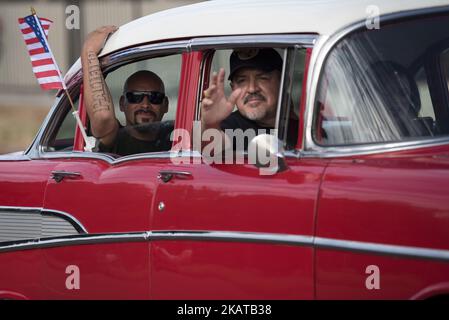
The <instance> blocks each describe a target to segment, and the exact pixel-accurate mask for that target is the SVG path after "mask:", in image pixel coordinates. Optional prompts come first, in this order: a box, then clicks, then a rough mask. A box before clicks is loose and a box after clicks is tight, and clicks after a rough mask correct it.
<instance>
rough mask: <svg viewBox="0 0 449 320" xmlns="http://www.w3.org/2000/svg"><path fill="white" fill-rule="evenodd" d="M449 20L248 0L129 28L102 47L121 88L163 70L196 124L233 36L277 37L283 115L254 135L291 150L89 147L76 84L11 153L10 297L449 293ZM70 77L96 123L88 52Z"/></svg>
mask: <svg viewBox="0 0 449 320" xmlns="http://www.w3.org/2000/svg"><path fill="white" fill-rule="evenodd" d="M448 26H449V5H448V3H447V0H441V1H440V0H432V1H430V0H429V1H422V0H410V1H407V2H404V1H386V0H385V1H384V0H374V1H373V0H338V1H297V2H293V1H283V0H282V1H279V0H276V1H274V0H272V1H243V0H242V1H212V2H204V3H198V4H195V5H191V6H186V7H180V8H175V9H171V10H168V11H164V12H160V13H156V14H152V15H149V16H146V17H143V18H141V19H138V20H135V21H133V22H131V23H129V24H126V25H124V26H122V27H120V28H119V30H118V31H117V32H115V33H114V34H113V35H112V36H111V37H110V38H109V39H108V41H107V43H106V45H105V47H104V49H103V51H102V53H101V66H102V70H103V73H104V75H105V77H106V81H107V83H108V86H109V88H110V90H111V93H112V95H113V97H114V99H118V98H119V97H120V95H121V91H120V90H121V86H122V85H123V83H124V81H125V79H126V77H127V76H129V75H130V74H131V73H132V72H134V71H136V70H152V71H154V72H156V73H158V74H159V75H160V76H161V78H162V79H163V80H164V82H165V83H166V91H167V96H168V98H169V100H170V106H169V112H168V113H167V114H166V115H165V116H164V121H171V122H172V123H173V122H174V128H175V129H180V130H183V131H182V132H186V133H188V134H191V135H192V134H193V131H194V130H195V126H194V121H198V120H201V112H200V110H201V109H200V103H201V98H202V93H203V91H204V90H205V89H207V88H208V85H209V82H210V77H211V73H212V71H213V70H218V68H219V67H221V66H223V67H225V68H227V70H229V66H228V64H229V55H230V53H231V52H232V50H235V49H239V48H245V49H247V48H254V49H260V48H274V49H276V50H277V52H278V53H280V55H281V56H282V59H283V68H282V81H281V84H280V94H279V101H278V109H277V122H276V129H277V131H276V134H275V136H273V135H271V136H257V138H255V139H256V140H257V139H258V141H255V142H254V143H255V144H256V145H258V146H260V145H262V144H263V140H264V141H267V139H268V138H271V141H276V142H277V145H278V146H279V149H278V150H277V151H276V150H275V151H276V152H273V153H271V157H274V159H276V160H277V161H278V162H279V163H278V164H279V165H278V166H276V167H275V168H274V169H275V170H274V172H272V174H261V171H260V169H261V168H260V166H259V165H258V164H257V163H256V164H253V163H249V162H248V161H244V162H243V163H210V162H208V161H203V160H204V159H202V157H203V155H202V153H201V150H198V148H194V147H192V148H190V147H189V144H186V145H184V147H183V149H182V150H178V151H173V150H171V151H170V150H166V151H160V152H149V153H140V154H132V155H128V156H121V157H120V156H117V155H115V154H110V153H102V152H95V151H85V149H84V143H83V139H82V135H81V133H80V131H79V129H78V128H77V127H76V123H75V120H74V118H73V116H72V114H71V108H70V104H69V103H68V99H67V96H66V94H65V92H63V91H61V92H59V93H58V94H57V96H56V100H55V103H54V106H53V108H52V109H51V111H50V113H49V114H48V117H47V118H46V120H45V122H44V124H43V125H42V127H41V129H40V130H39V132H38V134H37V136H36V138H35V139H34V141H33V143H32V145H31V146H30V147H29V148H28V150H26V151H24V152H20V153H14V154H6V155H2V156H0V299H1V298H8V299H11V298H12V299H49V298H50V299H91V298H102V299H134V298H137V299H427V298H435V297H438V298H447V297H449V90H448V84H449V28H448ZM66 82H67V84H68V87H69V91H70V93H71V95H72V97H73V98H74V100H75V101H76V105H77V108H78V109H79V112H80V113H81V115H82V120H83V121H84V124H85V125H86V128H89V124H88V119H87V117H86V115H85V113H86V112H85V109H84V106H83V103H82V101H83V99H82V94H83V89H82V71H81V64H80V62H79V61H78V62H77V63H76V64H75V65H74V66H73V67H72V68H71V70H70V71H69V73H68V74H67V76H66ZM226 86H227V85H226ZM115 105H116V106H118V103H117V101H115ZM119 114H120V112H119V111H117V115H119ZM118 120H120V121H122V122H123V119H118ZM295 122H296V123H295ZM292 126H296V127H297V129H295V130H294V132H293V134H294V138H295V141H296V143H295V145H293V146H292V145H288V144H287V136H288V135H289V134H290V132H291V131H292V130H291V128H292ZM289 129H290V130H289ZM88 131H89V129H88ZM260 137H262V138H260ZM261 141H262V142H261ZM268 151H269V150H268ZM243 156H244V157H248V153H247V152H243Z"/></svg>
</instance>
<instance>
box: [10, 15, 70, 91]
mask: <svg viewBox="0 0 449 320" xmlns="http://www.w3.org/2000/svg"><path fill="white" fill-rule="evenodd" d="M18 20H19V28H20V31H21V32H22V36H23V38H24V40H25V44H26V46H27V50H28V54H29V56H30V59H31V65H32V67H33V72H34V74H35V76H36V78H37V81H38V83H39V85H40V86H41V88H42V89H43V90H50V89H63V88H64V83H63V80H62V79H61V75H60V72H59V69H58V66H57V64H56V61H55V60H54V57H53V54H52V53H51V50H50V47H49V44H48V41H47V38H48V31H49V29H50V25H51V24H52V21H51V20H48V19H45V18H38V17H37V16H36V15H30V16H27V17H25V18H19V19H18ZM41 27H42V29H41ZM42 31H43V33H44V35H43V34H42Z"/></svg>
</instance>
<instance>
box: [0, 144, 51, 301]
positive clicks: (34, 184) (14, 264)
mask: <svg viewBox="0 0 449 320" xmlns="http://www.w3.org/2000/svg"><path fill="white" fill-rule="evenodd" d="M54 166H55V164H54V163H49V162H47V161H42V160H41V159H33V158H32V157H30V156H29V155H28V154H27V153H26V152H25V151H23V152H17V153H14V154H7V155H1V156H0V299H37V298H39V297H41V296H40V279H41V272H42V268H43V260H42V254H41V251H40V250H39V249H36V248H33V247H28V250H24V249H23V247H22V246H26V245H27V244H29V243H30V242H32V241H33V240H34V239H36V238H39V237H40V236H41V234H42V220H43V219H44V216H43V212H42V207H43V202H44V194H45V188H46V184H47V179H48V176H49V175H50V173H51V171H52V170H53V168H54Z"/></svg>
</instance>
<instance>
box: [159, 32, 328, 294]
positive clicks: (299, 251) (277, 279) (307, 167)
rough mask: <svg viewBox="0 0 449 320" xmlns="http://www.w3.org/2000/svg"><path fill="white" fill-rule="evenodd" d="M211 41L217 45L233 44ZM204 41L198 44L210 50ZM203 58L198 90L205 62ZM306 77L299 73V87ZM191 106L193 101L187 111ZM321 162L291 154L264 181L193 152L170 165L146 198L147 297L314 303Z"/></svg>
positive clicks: (252, 169) (243, 167)
mask: <svg viewBox="0 0 449 320" xmlns="http://www.w3.org/2000/svg"><path fill="white" fill-rule="evenodd" d="M214 40H215V41H216V39H214ZM245 40H246V41H248V42H249V43H251V41H255V40H254V39H252V38H250V37H248V39H245ZM220 41H221V42H220V43H221V45H222V47H223V46H224V45H223V43H226V41H229V43H233V45H235V43H236V42H238V41H241V39H239V40H236V39H230V38H229V39H220ZM207 42H208V41H207V39H205V40H204V39H203V41H202V43H205V44H206V46H208V48H210V47H211V46H213V44H212V43H209V44H208V43H207ZM248 42H246V43H245V45H248ZM229 47H230V48H232V46H231V45H229ZM304 52H305V51H304ZM209 53H210V52H209ZM207 56H208V55H207V54H205V57H206V58H205V60H204V62H203V66H206V67H205V69H203V70H202V74H203V79H202V88H203V89H205V88H207V80H208V79H207V76H206V75H207V74H209V71H210V70H209V69H208V68H209V67H208V66H210V65H211V61H210V60H207ZM302 59H304V56H302ZM224 61H225V60H224ZM304 62H305V61H304V60H301V63H302V67H304ZM225 63H227V61H226V62H225ZM287 73H288V72H287ZM305 74H306V72H304V70H302V73H301V74H300V75H301V79H299V81H298V83H295V84H296V85H297V86H298V87H299V86H300V83H302V81H303V77H304V78H305ZM298 75H299V74H298ZM304 83H305V82H304ZM198 85H200V84H198ZM285 86H286V87H287V85H285ZM197 88H198V87H197ZM195 92H198V89H196V90H195ZM195 98H196V97H195ZM295 101H296V103H297V104H295V106H297V107H299V99H298V100H295ZM197 105H198V101H197V100H194V101H191V105H190V106H188V107H189V108H192V107H193V106H197ZM190 119H191V120H193V118H190ZM191 120H190V121H191ZM186 126H187V125H186ZM193 130H195V129H193ZM190 132H192V131H190ZM193 134H195V133H193ZM326 162H327V161H326V160H323V159H318V160H307V159H299V157H298V155H297V153H295V151H294V150H290V151H289V152H287V153H286V164H287V166H288V169H287V170H286V171H284V172H280V173H277V174H274V175H263V174H261V171H260V168H258V167H256V166H255V165H254V164H248V163H246V164H240V163H231V164H225V163H222V164H219V163H210V161H207V159H204V158H203V157H202V156H201V155H200V154H197V153H195V152H193V153H190V154H188V156H186V157H184V158H182V157H181V158H176V159H174V161H173V163H171V164H168V165H167V166H166V167H165V168H164V171H163V172H162V179H161V180H162V181H161V182H160V184H159V187H158V189H157V194H156V197H155V209H156V210H155V212H154V214H153V217H152V219H153V220H152V226H153V231H152V237H153V239H154V241H152V251H151V261H152V274H151V284H152V286H151V296H152V297H153V298H156V299H168V298H170V299H204V298H207V299H245V298H246V299H247V298H252V299H300V298H302V299H311V298H313V296H314V282H313V278H314V269H313V259H314V250H313V246H312V245H313V233H314V210H315V206H316V199H317V193H318V189H319V183H320V179H321V175H322V172H323V170H324V167H325V165H326Z"/></svg>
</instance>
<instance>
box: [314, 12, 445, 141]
mask: <svg viewBox="0 0 449 320" xmlns="http://www.w3.org/2000/svg"><path fill="white" fill-rule="evenodd" d="M447 23H449V18H448V17H435V18H423V19H416V20H412V21H406V22H401V23H394V24H390V25H384V26H382V28H381V29H379V30H366V29H364V30H361V31H358V32H355V33H352V34H350V35H349V36H347V37H346V38H344V39H343V40H342V41H340V42H339V43H337V45H336V46H335V47H334V48H333V49H332V51H331V52H330V54H329V55H328V57H327V59H326V61H325V63H324V68H323V69H322V73H321V76H320V80H319V84H318V91H317V99H316V102H315V113H314V126H313V137H314V140H315V142H316V143H317V144H320V145H325V146H334V145H351V144H364V143H379V142H395V141H408V140H413V139H420V138H429V137H434V136H439V135H442V134H447V133H449V132H448V130H446V128H444V126H443V127H442V126H441V124H443V123H449V121H448V120H449V119H448V112H447V109H448V104H447V100H443V99H441V98H439V97H441V96H442V92H441V88H443V86H441V85H436V83H438V82H440V83H441V81H442V77H438V76H437V74H441V70H438V64H437V63H436V62H435V61H436V60H435V59H433V58H432V57H434V56H435V55H437V54H439V52H440V53H441V50H444V49H445V48H447V47H449V43H447V40H446V39H447V37H448V35H449V33H448V31H447V28H445V27H444V26H445V25H446V24H447ZM408 34H414V36H413V37H410V36H407V35H408ZM441 48H443V49H441ZM445 52H447V51H445ZM442 59H443V60H444V54H443V56H442ZM437 101H438V102H437Z"/></svg>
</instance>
